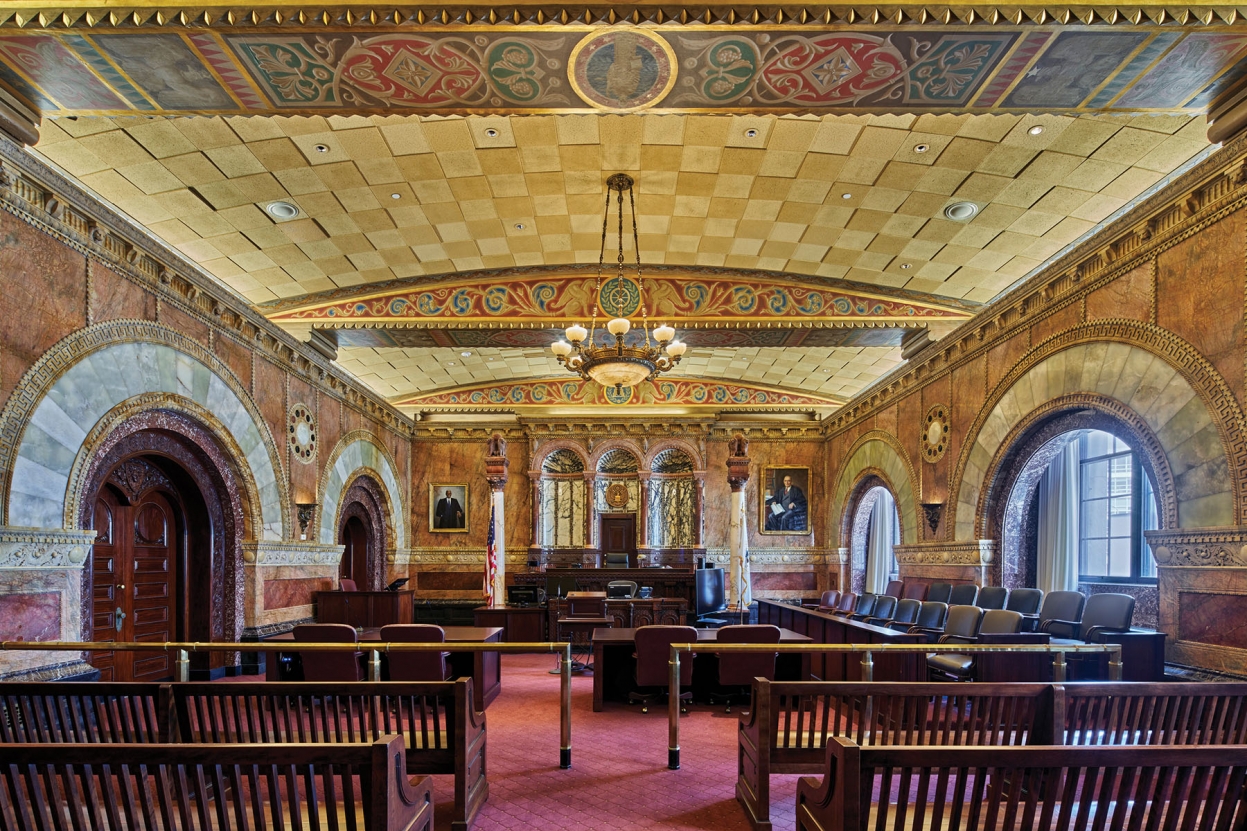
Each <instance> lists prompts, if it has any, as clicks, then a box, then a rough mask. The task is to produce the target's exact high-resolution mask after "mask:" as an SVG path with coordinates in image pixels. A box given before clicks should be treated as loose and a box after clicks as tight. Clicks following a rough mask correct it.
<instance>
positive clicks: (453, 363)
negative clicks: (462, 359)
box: [446, 361, 455, 366]
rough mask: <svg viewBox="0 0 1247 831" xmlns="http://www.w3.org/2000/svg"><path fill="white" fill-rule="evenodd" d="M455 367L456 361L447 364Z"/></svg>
mask: <svg viewBox="0 0 1247 831" xmlns="http://www.w3.org/2000/svg"><path fill="white" fill-rule="evenodd" d="M454 365H455V362H454V361H451V362H449V363H448V364H446V366H454Z"/></svg>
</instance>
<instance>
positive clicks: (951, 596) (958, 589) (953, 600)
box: [948, 583, 979, 606]
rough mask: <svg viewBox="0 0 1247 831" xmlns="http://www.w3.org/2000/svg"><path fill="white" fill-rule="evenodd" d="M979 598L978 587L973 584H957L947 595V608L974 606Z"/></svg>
mask: <svg viewBox="0 0 1247 831" xmlns="http://www.w3.org/2000/svg"><path fill="white" fill-rule="evenodd" d="M978 596H979V587H978V586H976V585H974V584H973V583H958V584H957V585H955V586H953V588H952V591H950V592H949V593H948V605H949V606H974V605H977V604H975V602H974V601H975V600H976V599H977V598H978Z"/></svg>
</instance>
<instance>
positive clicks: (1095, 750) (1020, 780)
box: [797, 738, 1247, 831]
mask: <svg viewBox="0 0 1247 831" xmlns="http://www.w3.org/2000/svg"><path fill="white" fill-rule="evenodd" d="M824 771H825V775H824V777H823V779H822V780H821V781H820V780H818V779H814V778H812V777H802V779H801V780H800V781H799V782H798V783H797V829H798V831H824V829H853V830H854V831H857V829H865V828H888V829H891V831H910V829H919V828H936V829H939V828H957V829H961V828H973V829H979V828H982V829H993V831H994V830H995V829H1000V831H1049V829H1051V830H1052V831H1056V830H1057V829H1060V831H1084V830H1088V831H1089V829H1092V828H1094V829H1114V831H1116V829H1126V828H1129V829H1140V828H1146V829H1148V830H1149V831H1178V829H1183V831H1185V830H1186V829H1201V830H1202V829H1218V831H1220V829H1231V828H1234V829H1238V828H1242V827H1244V824H1247V787H1245V785H1247V746H1243V745H1213V746H1206V747H1178V746H1173V745H1168V746H1158V747H1147V748H1138V747H1053V746H1043V747H1036V746H1030V747H947V746H943V747H913V746H873V747H861V746H860V745H858V744H856V743H855V742H853V741H850V740H848V739H844V738H833V739H832V740H831V742H830V744H829V745H828V747H827V757H826V762H825V765H824Z"/></svg>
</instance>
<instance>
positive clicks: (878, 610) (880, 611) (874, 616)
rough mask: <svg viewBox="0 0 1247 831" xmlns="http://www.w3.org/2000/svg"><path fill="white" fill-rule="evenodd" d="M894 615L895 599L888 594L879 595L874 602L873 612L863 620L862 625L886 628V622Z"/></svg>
mask: <svg viewBox="0 0 1247 831" xmlns="http://www.w3.org/2000/svg"><path fill="white" fill-rule="evenodd" d="M895 614H896V598H895V597H893V596H892V595H890V594H881V595H879V597H878V598H877V599H876V600H875V610H874V611H873V612H872V613H871V614H870V616H869V617H867V618H863V622H864V623H869V624H871V625H872V626H887V625H888V621H890V620H891V619H892V616H893V615H895ZM854 617H856V615H854Z"/></svg>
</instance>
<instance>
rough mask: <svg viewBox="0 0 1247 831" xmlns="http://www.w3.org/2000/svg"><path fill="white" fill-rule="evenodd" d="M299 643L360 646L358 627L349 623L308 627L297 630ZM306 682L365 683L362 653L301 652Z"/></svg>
mask: <svg viewBox="0 0 1247 831" xmlns="http://www.w3.org/2000/svg"><path fill="white" fill-rule="evenodd" d="M292 634H293V636H294V639H295V641H296V642H302V643H359V634H358V633H357V632H356V631H355V627H354V626H348V625H346V624H345V623H304V624H301V625H299V626H296V627H294V632H293V633H292ZM299 658H300V660H302V662H303V680H304V681H363V680H364V667H363V659H364V653H362V652H300V653H299Z"/></svg>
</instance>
